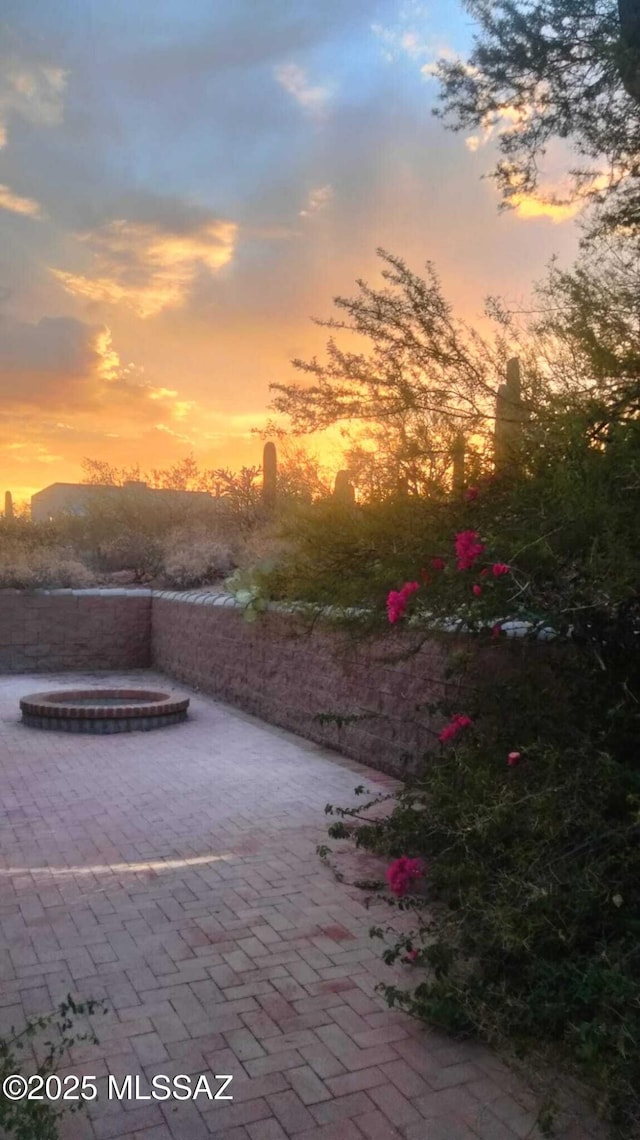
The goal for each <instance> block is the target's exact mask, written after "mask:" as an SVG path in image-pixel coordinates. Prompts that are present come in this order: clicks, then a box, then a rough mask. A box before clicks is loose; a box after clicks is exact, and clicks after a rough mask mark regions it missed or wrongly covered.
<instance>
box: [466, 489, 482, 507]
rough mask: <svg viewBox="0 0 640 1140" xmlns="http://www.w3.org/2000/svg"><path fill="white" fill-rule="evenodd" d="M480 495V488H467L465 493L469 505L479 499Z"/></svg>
mask: <svg viewBox="0 0 640 1140" xmlns="http://www.w3.org/2000/svg"><path fill="white" fill-rule="evenodd" d="M479 494H480V488H479V487H467V489H466V491H465V493H464V497H465V499H466V501H467V503H472V502H473V500H474V499H477V498H478V495H479Z"/></svg>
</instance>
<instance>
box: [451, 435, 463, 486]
mask: <svg viewBox="0 0 640 1140" xmlns="http://www.w3.org/2000/svg"><path fill="white" fill-rule="evenodd" d="M464 442H465V441H464V435H463V434H462V432H461V431H459V432H458V433H457V435H456V436H455V438H454V440H453V443H452V445H451V461H452V465H453V473H452V477H451V486H452V489H453V490H454V491H462V488H463V487H464Z"/></svg>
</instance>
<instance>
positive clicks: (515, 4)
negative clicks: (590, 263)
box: [437, 0, 640, 236]
mask: <svg viewBox="0 0 640 1140" xmlns="http://www.w3.org/2000/svg"><path fill="white" fill-rule="evenodd" d="M466 7H467V8H468V9H469V11H470V12H471V14H472V15H473V16H474V17H475V19H476V20H477V21H478V30H477V33H476V37H475V43H474V47H473V49H472V51H471V53H470V55H469V58H468V60H453V61H451V60H448V59H442V60H440V61H439V64H438V69H437V73H438V76H439V78H440V81H441V98H442V101H443V111H441V112H440V113H441V114H443V115H444V117H445V118H448V119H449V121H451V123H452V125H453V127H454V129H456V130H461V129H468V128H473V129H479V130H480V131H481V132H486V131H490V132H491V133H493V134H494V135H495V136H496V139H497V143H498V147H499V149H500V152H501V154H502V158H501V159H500V161H499V162H498V164H497V166H496V169H495V172H494V175H493V177H494V178H495V179H496V181H497V183H498V186H499V188H500V190H501V193H502V196H503V201H504V203H505V204H506V205H509V204H510V203H512V202H514V201H517V200H518V197H519V196H520V195H523V194H524V195H531V194H535V193H536V192H537V191H538V190H539V184H540V176H541V169H542V161H541V160H542V158H543V157H544V154H545V150H546V148H547V146H548V145H549V144H550V143H551V142H552V141H553V140H555V139H563V140H564V139H567V140H570V142H571V143H572V146H573V150H574V152H577V154H578V155H579V156H580V159H581V160H582V164H581V166H579V167H578V169H573V170H572V171H571V175H572V186H571V188H570V190H569V191H568V192H567V194H566V196H565V200H566V201H569V202H574V201H578V202H580V201H587V200H591V201H595V202H597V203H598V204H599V205H600V206H601V209H600V211H599V216H598V217H597V218H596V224H595V227H594V231H595V232H598V233H602V232H603V231H614V230H616V229H618V230H620V229H623V230H625V231H626V232H630V233H632V234H634V235H635V236H637V235H638V233H639V232H640V189H639V186H638V168H637V156H638V152H639V150H640V21H639V20H638V8H637V4H635V3H634V2H633V0H617V2H616V0H466ZM585 160H586V162H585ZM598 175H600V176H601V177H600V179H599V180H597V181H596V176H598Z"/></svg>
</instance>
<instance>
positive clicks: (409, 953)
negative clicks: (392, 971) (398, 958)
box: [404, 950, 418, 962]
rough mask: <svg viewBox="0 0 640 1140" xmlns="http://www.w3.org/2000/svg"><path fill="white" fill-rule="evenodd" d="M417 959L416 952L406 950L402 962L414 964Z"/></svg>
mask: <svg viewBox="0 0 640 1140" xmlns="http://www.w3.org/2000/svg"><path fill="white" fill-rule="evenodd" d="M417 957H418V951H417V950H407V953H406V954H405V956H404V960H405V962H415V960H416V958H417Z"/></svg>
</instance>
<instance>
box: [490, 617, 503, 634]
mask: <svg viewBox="0 0 640 1140" xmlns="http://www.w3.org/2000/svg"><path fill="white" fill-rule="evenodd" d="M501 633H502V626H501V625H500V622H499V621H497V622H496V624H495V625H494V626H492V627H491V636H492V637H494V638H495V637H500V634H501Z"/></svg>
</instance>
